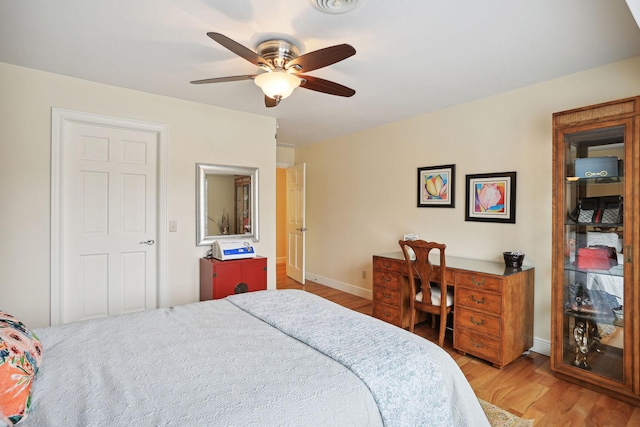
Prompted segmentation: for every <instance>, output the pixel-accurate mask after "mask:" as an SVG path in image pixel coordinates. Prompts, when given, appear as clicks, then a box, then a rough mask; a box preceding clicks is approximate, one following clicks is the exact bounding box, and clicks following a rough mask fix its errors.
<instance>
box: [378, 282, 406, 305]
mask: <svg viewBox="0 0 640 427" xmlns="http://www.w3.org/2000/svg"><path fill="white" fill-rule="evenodd" d="M373 300H374V301H376V302H382V303H384V304H389V305H392V306H394V307H400V290H398V289H390V288H387V287H384V286H379V285H374V286H373Z"/></svg>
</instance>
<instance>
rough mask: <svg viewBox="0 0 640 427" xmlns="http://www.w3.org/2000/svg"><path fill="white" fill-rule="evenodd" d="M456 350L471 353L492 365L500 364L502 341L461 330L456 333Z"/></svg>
mask: <svg viewBox="0 0 640 427" xmlns="http://www.w3.org/2000/svg"><path fill="white" fill-rule="evenodd" d="M454 346H455V348H456V350H459V351H462V352H464V353H469V354H472V355H474V356H477V357H479V358H481V359H484V360H487V361H489V362H492V363H496V364H500V360H501V354H500V351H501V348H500V341H499V340H497V339H495V338H491V337H489V336H488V335H484V334H479V333H474V332H472V331H469V330H468V329H460V330H459V331H456V333H455V343H454Z"/></svg>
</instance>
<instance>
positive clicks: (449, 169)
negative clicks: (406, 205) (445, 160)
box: [418, 165, 456, 208]
mask: <svg viewBox="0 0 640 427" xmlns="http://www.w3.org/2000/svg"><path fill="white" fill-rule="evenodd" d="M455 177H456V165H443V166H425V167H423V168H418V207H419V208H454V207H455V202H456V198H455V195H456V193H455Z"/></svg>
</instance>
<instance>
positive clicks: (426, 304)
mask: <svg viewBox="0 0 640 427" xmlns="http://www.w3.org/2000/svg"><path fill="white" fill-rule="evenodd" d="M398 243H399V244H400V247H401V248H402V252H403V253H404V259H405V261H406V266H407V272H408V274H409V284H410V285H411V294H410V295H415V297H414V298H410V305H409V310H410V313H411V320H410V323H409V332H413V327H414V323H415V318H416V310H420V311H424V312H426V313H430V314H431V318H432V325H431V326H432V327H433V328H435V316H440V332H439V335H438V345H439V346H440V347H442V345H443V344H444V334H445V329H446V326H447V315H448V314H449V313H451V311H452V310H453V290H450V291H449V290H447V283H446V281H445V280H444V278H445V277H447V276H446V275H447V265H446V262H445V255H444V250H445V248H446V245H444V244H440V243H435V242H426V241H424V240H400V241H399V242H398ZM409 248H411V250H412V251H413V254H412V253H411V251H410V250H409ZM432 249H437V250H438V251H439V252H440V277H441V278H442V280H440V285H439V287H432V286H431V284H432V282H433V279H432V274H433V265H432V264H431V262H429V253H430V252H431V250H432ZM414 254H415V255H414ZM441 295H446V297H445V298H441Z"/></svg>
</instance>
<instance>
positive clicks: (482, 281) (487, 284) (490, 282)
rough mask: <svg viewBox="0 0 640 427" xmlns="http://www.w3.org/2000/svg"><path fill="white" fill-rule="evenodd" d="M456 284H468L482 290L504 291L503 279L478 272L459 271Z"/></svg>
mask: <svg viewBox="0 0 640 427" xmlns="http://www.w3.org/2000/svg"><path fill="white" fill-rule="evenodd" d="M456 285H461V286H467V287H471V288H474V289H478V290H482V291H491V292H502V279H501V278H500V277H496V276H489V275H485V274H478V273H468V272H460V271H459V272H457V273H456Z"/></svg>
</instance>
